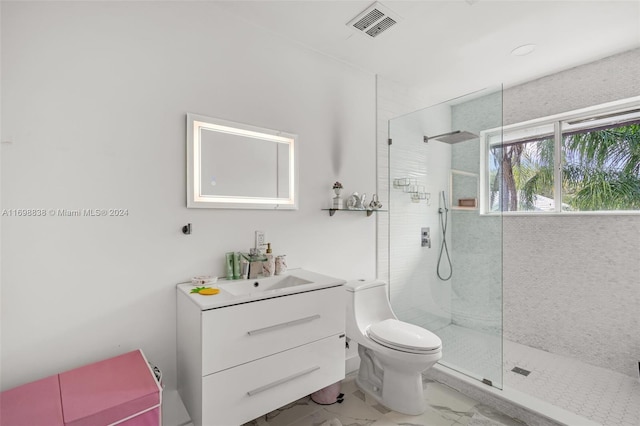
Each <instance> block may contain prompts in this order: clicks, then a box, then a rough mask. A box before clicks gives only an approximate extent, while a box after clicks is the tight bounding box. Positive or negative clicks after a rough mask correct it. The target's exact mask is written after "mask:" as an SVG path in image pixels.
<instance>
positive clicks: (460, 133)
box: [424, 130, 478, 144]
mask: <svg viewBox="0 0 640 426" xmlns="http://www.w3.org/2000/svg"><path fill="white" fill-rule="evenodd" d="M477 137H478V135H476V134H473V133H471V132H467V131H464V130H455V131H453V132H449V133H443V134H441V135H436V136H431V137H429V136H425V137H424V142H425V143H427V142H429V141H430V140H431V139H434V140H437V141H440V142H444V143H450V144H454V143H458V142H464V141H469V140H471V139H476V138H477Z"/></svg>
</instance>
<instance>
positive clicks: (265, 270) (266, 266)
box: [262, 243, 276, 277]
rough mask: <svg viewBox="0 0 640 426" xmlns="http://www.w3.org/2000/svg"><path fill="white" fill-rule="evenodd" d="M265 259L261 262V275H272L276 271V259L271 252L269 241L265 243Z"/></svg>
mask: <svg viewBox="0 0 640 426" xmlns="http://www.w3.org/2000/svg"><path fill="white" fill-rule="evenodd" d="M266 256H267V260H265V261H263V262H262V275H264V276H265V277H272V276H273V274H275V272H276V260H275V259H274V257H273V254H272V252H271V243H267V254H266Z"/></svg>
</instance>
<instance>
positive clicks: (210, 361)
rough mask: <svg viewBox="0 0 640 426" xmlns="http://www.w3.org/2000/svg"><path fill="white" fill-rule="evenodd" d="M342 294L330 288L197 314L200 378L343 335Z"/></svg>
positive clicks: (338, 290)
mask: <svg viewBox="0 0 640 426" xmlns="http://www.w3.org/2000/svg"><path fill="white" fill-rule="evenodd" d="M344 314H345V291H344V289H343V288H342V287H333V288H328V289H323V290H316V291H310V292H307V293H300V294H294V295H291V296H285V297H276V298H273V299H268V300H261V301H259V302H251V303H245V304H242V305H235V306H229V307H224V308H219V309H212V310H209V311H204V312H203V313H202V375H203V376H206V375H208V374H211V373H215V372H217V371H221V370H225V369H227V368H230V367H234V366H236V365H240V364H243V363H246V362H249V361H252V360H255V359H258V358H262V357H265V356H268V355H272V354H275V353H278V352H282V351H284V350H287V349H290V348H294V347H297V346H300V345H304V344H306V343H309V342H314V341H316V340H319V339H322V338H325V337H327V336H331V335H334V334H340V333H344V329H345V324H344V321H345V319H344Z"/></svg>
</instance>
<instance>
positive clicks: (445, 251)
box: [436, 191, 453, 281]
mask: <svg viewBox="0 0 640 426" xmlns="http://www.w3.org/2000/svg"><path fill="white" fill-rule="evenodd" d="M440 201H441V206H442V207H440V208H439V209H438V213H439V214H440V229H441V230H442V241H441V243H440V255H439V256H438V266H437V268H436V273H437V274H438V278H440V279H441V280H442V281H448V280H450V279H451V275H453V265H452V264H451V257H450V256H449V248H448V247H447V222H448V221H449V209H448V208H447V200H446V198H445V196H444V191H440ZM443 257H446V261H447V263H448V264H449V274H448V275H446V276H444V274H443V273H441V272H440V267H441V265H442V260H443Z"/></svg>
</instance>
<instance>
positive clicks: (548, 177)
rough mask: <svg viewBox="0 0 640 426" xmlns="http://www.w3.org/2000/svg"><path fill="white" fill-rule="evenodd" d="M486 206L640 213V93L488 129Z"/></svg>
mask: <svg viewBox="0 0 640 426" xmlns="http://www.w3.org/2000/svg"><path fill="white" fill-rule="evenodd" d="M481 141H482V144H483V150H482V152H483V156H482V159H481V161H482V164H481V169H482V173H481V178H482V181H481V187H482V191H481V209H482V212H483V213H491V212H498V211H504V212H535V213H541V214H543V213H548V212H552V213H564V212H567V213H568V212H587V211H588V212H604V211H635V212H640V97H638V98H633V99H630V100H627V101H624V102H616V103H611V104H607V105H603V106H599V107H593V108H588V109H584V110H580V111H574V112H570V113H565V114H560V115H556V116H553V117H547V118H543V119H539V120H533V121H529V122H526V123H521V124H517V125H512V126H506V127H504V128H500V129H493V130H488V131H484V132H482V135H481Z"/></svg>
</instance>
